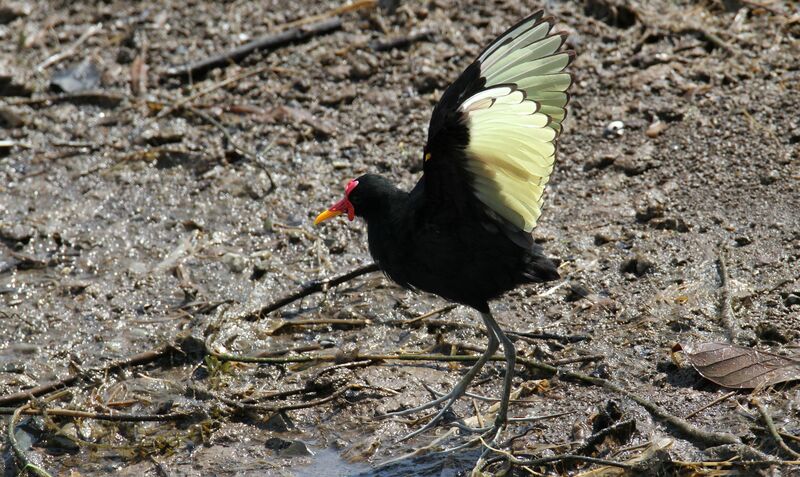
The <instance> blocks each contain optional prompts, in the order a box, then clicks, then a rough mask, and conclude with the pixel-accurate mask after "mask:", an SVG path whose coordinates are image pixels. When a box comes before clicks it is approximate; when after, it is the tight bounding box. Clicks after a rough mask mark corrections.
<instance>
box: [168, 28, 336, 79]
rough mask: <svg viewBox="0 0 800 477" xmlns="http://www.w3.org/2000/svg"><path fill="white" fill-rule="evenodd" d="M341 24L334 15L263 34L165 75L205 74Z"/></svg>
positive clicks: (186, 75) (182, 76)
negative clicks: (259, 52) (304, 24)
mask: <svg viewBox="0 0 800 477" xmlns="http://www.w3.org/2000/svg"><path fill="white" fill-rule="evenodd" d="M341 26H342V19H341V18H339V17H333V18H329V19H326V20H322V21H320V22H317V23H313V24H311V25H308V26H299V27H295V28H290V29H288V30H284V31H282V32H279V33H273V34H269V35H265V36H262V37H260V38H257V39H255V40H253V41H251V42H249V43H246V44H244V45H242V46H239V47H236V48H233V49H231V50H228V51H226V52H224V53H220V54H217V55H214V56H211V57H209V58H206V59H205V60H200V61H198V62H195V63H191V64H189V65H186V66H181V67H177V68H171V69H169V70H167V71H166V73H165V75H166V76H174V77H181V78H193V77H196V76H199V75H203V74H205V73H207V72H208V71H210V70H212V69H214V68H220V67H225V66H227V65H229V64H231V63H238V62H239V61H241V60H243V59H244V58H245V57H247V56H248V55H250V54H251V53H253V52H256V51H259V50H266V49H270V48H277V47H280V46H283V45H287V44H289V43H293V42H298V41H303V40H307V39H309V38H311V37H313V36H316V35H322V34H325V33H329V32H331V31H333V30H336V29H339V28H341Z"/></svg>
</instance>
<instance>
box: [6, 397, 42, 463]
mask: <svg viewBox="0 0 800 477" xmlns="http://www.w3.org/2000/svg"><path fill="white" fill-rule="evenodd" d="M26 408H27V405H25V406H22V407H19V408H17V409H16V410H15V411H14V413H13V414H12V415H11V420H10V421H9V422H8V432H7V434H6V438H7V439H8V443H9V445H10V446H11V451H12V452H13V453H14V457H15V458H16V459H17V463H18V464H19V466H20V467H21V468H22V469H21V471H20V472H21V474H22V475H24V474H29V475H36V476H38V477H51V476H50V474H49V473H47V471H46V470H44V469H42V468H41V467H39V466H37V465H35V464H33V463H31V461H30V460H28V457H27V456H26V455H25V452H24V451H23V450H22V449H21V448H20V447H19V443H18V442H17V435H16V434H17V433H16V427H17V421H19V417H20V415H21V414H22V413H23V412H24V411H25V409H26Z"/></svg>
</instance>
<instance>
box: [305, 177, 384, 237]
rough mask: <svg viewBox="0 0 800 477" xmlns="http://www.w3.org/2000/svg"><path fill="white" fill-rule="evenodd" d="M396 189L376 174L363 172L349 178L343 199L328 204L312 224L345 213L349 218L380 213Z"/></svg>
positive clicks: (367, 216)
mask: <svg viewBox="0 0 800 477" xmlns="http://www.w3.org/2000/svg"><path fill="white" fill-rule="evenodd" d="M394 191H396V189H395V188H394V186H392V184H391V182H389V181H388V180H387V179H385V178H383V177H381V176H379V175H376V174H364V175H363V176H361V177H358V178H356V179H353V180H351V181H350V182H349V183H348V184H347V187H345V189H344V199H342V200H340V201H339V202H337V203H335V204H333V205H332V206H330V208H329V209H328V210H326V211H324V212H323V213H321V214H319V215H318V216H317V218H316V219H314V225H317V224H319V223H320V222H324V221H326V220H328V219H330V218H333V217H336V216H337V215H342V214H347V218H348V219H350V220H353V219H355V217H356V216H359V217H364V218H367V219H369V218H370V217H375V216H376V215H379V214H381V212H382V211H383V207H382V206H383V205H384V204H385V202H386V199H387V198H389V197H391V194H392V192H394Z"/></svg>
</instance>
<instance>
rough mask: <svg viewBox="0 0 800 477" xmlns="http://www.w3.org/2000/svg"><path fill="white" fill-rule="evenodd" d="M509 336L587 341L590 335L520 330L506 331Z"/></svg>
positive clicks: (572, 341) (562, 340)
mask: <svg viewBox="0 0 800 477" xmlns="http://www.w3.org/2000/svg"><path fill="white" fill-rule="evenodd" d="M506 334H507V335H509V337H518V338H528V339H533V340H556V341H560V342H562V343H578V342H580V341H588V340H590V339H592V338H591V336H588V335H559V334H555V333H545V332H541V333H536V332H522V331H506ZM525 341H527V340H525Z"/></svg>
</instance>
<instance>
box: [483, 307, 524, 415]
mask: <svg viewBox="0 0 800 477" xmlns="http://www.w3.org/2000/svg"><path fill="white" fill-rule="evenodd" d="M484 321H486V324H487V326H489V327H490V328H491V329H492V332H493V333H494V334H495V335H497V338H498V339H500V343H501V344H502V345H503V354H504V355H505V357H506V375H505V377H504V378H503V394H502V395H501V396H500V409H499V410H498V411H497V416H496V417H495V421H494V422H495V426H496V427H502V426H504V425H505V424H506V420H507V417H508V403H509V401H510V400H511V382H512V380H513V379H514V366H516V364H517V350H516V349H515V348H514V343H512V342H511V340H510V339H509V338H508V336H506V334H505V333H503V330H502V329H501V328H500V325H498V324H497V322H496V321H494V318H493V317H492V315H491V314H489V316H488V317H486V318H484Z"/></svg>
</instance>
